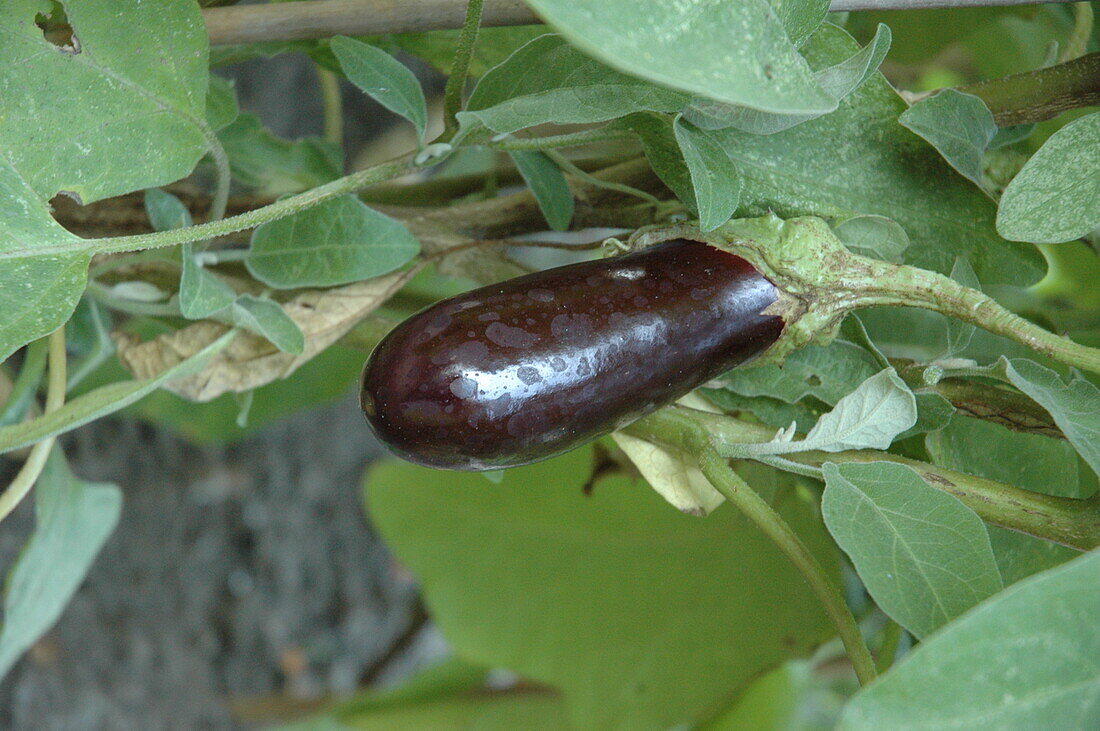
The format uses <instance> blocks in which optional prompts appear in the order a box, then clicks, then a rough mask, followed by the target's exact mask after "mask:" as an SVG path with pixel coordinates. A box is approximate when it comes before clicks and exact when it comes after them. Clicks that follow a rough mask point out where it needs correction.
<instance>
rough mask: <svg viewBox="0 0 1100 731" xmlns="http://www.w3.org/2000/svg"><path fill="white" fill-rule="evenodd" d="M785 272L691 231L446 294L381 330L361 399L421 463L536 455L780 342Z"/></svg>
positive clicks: (639, 412) (668, 398)
mask: <svg viewBox="0 0 1100 731" xmlns="http://www.w3.org/2000/svg"><path fill="white" fill-rule="evenodd" d="M777 295H778V292H777V290H776V287H775V286H774V285H773V284H772V283H771V282H769V281H768V280H767V279H765V278H764V277H763V276H762V275H761V274H760V273H759V272H757V271H756V269H754V268H753V267H752V265H751V264H749V263H748V262H747V261H745V260H744V259H742V258H740V257H738V256H735V255H733V254H730V253H728V252H725V251H722V250H720V249H717V248H714V247H713V246H710V245H708V244H704V243H700V242H697V241H686V240H683V239H679V240H676V241H669V242H666V243H663V244H658V245H656V246H653V247H650V248H647V249H643V250H641V251H638V252H635V253H632V254H628V255H625V256H620V257H616V258H613V259H603V260H600V261H591V262H583V263H580V264H572V265H569V266H564V267H559V268H556V269H548V270H546V271H542V272H537V273H535V274H530V275H527V276H523V277H519V278H517V279H512V280H509V281H505V282H501V283H499V284H494V285H492V286H489V287H482V288H481V289H476V290H473V291H471V292H467V293H465V294H461V295H459V296H457V297H452V298H450V299H447V300H443V301H441V302H438V303H436V304H434V305H432V306H431V307H428V308H427V309H425V310H423V311H421V312H420V313H418V314H416V315H414V316H413V317H411V318H410V319H408V320H406V321H405V322H403V323H402V324H401V325H399V326H398V327H397V328H396V329H395V330H393V331H392V332H391V333H389V334H388V335H387V336H386V337H385V339H383V340H382V342H381V343H379V345H378V347H377V348H376V349H375V351H374V353H373V354H372V355H371V358H370V360H369V361H368V362H367V366H366V368H365V370H364V372H363V381H362V391H361V394H360V403H361V405H362V407H363V411H364V412H365V413H366V415H367V419H368V421H369V422H370V425H371V427H372V428H373V429H374V432H375V433H376V434H377V435H378V437H379V439H381V440H382V442H383V443H385V444H386V445H387V446H389V448H390V449H392V450H393V451H394V452H396V453H397V454H399V455H400V456H402V457H404V458H405V459H407V460H409V461H412V462H416V463H419V464H422V465H428V466H432V467H443V468H447V469H453V470H491V469H500V468H503V467H513V466H516V465H522V464H527V463H530V462H535V461H537V460H540V459H545V458H547V457H552V456H554V455H556V454H560V453H562V452H565V451H567V450H569V449H572V448H573V447H576V446H578V445H580V444H583V443H584V442H587V441H589V440H591V439H594V438H596V437H598V436H601V435H603V434H606V433H608V432H610V431H612V430H614V429H617V428H620V427H623V426H626V425H627V424H629V423H631V422H632V421H634V420H636V419H638V418H640V417H642V416H644V415H646V414H647V413H649V412H651V411H653V410H654V409H657V408H659V407H661V406H664V405H666V404H669V403H671V402H673V401H675V400H676V399H678V398H680V397H681V396H683V395H684V394H686V393H687V392H688V391H690V390H692V389H693V388H695V387H696V386H699V385H700V384H702V383H705V382H706V381H708V380H710V379H712V378H714V377H716V376H718V375H720V374H722V373H724V372H725V371H727V370H729V369H730V368H732V367H733V366H736V365H738V364H740V363H743V362H745V361H747V360H749V359H750V358H752V357H754V356H756V355H758V354H759V353H761V352H763V351H764V350H766V349H767V348H768V347H769V346H770V345H772V344H773V343H775V341H776V340H777V339H778V338H779V336H780V335H781V334H782V331H783V320H782V319H781V318H779V317H776V316H771V315H764V314H761V313H762V312H763V310H764V309H765V308H767V307H768V306H769V305H771V304H772V303H773V302H775V301H776V298H777Z"/></svg>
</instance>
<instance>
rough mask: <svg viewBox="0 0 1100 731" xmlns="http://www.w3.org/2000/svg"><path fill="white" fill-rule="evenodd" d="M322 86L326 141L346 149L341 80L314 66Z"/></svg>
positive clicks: (317, 65) (326, 70)
mask: <svg viewBox="0 0 1100 731" xmlns="http://www.w3.org/2000/svg"><path fill="white" fill-rule="evenodd" d="M314 67H315V68H316V69H317V81H318V82H320V85H321V111H322V114H323V115H324V135H325V140H326V141H328V142H331V143H332V144H334V145H336V146H337V147H339V148H341V149H343V147H344V99H343V97H342V96H340V78H339V77H338V76H337V75H336V74H334V73H332V72H331V71H329V70H328V69H326V68H325V67H324V66H321V65H319V64H314Z"/></svg>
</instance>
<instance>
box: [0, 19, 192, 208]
mask: <svg viewBox="0 0 1100 731" xmlns="http://www.w3.org/2000/svg"><path fill="white" fill-rule="evenodd" d="M41 6H42V3H41V2H40V0H10V1H9V2H7V3H5V4H4V6H3V9H2V10H0V33H2V35H3V37H4V42H3V43H0V89H4V98H5V100H6V101H5V104H4V115H3V116H0V151H2V152H4V153H5V154H6V156H7V157H8V160H9V162H10V163H11V165H12V166H13V167H14V168H15V169H17V170H19V171H20V172H21V173H22V175H23V177H24V180H25V181H26V182H27V183H28V184H29V185H30V186H31V187H32V188H33V189H34V190H35V192H36V193H38V194H39V195H40V196H42V197H44V198H51V197H52V196H53V195H54V194H55V193H57V192H58V191H61V190H67V191H72V192H73V193H75V194H76V195H78V196H80V198H81V199H82V200H83V201H84V202H85V203H90V202H91V201H95V200H99V199H101V198H108V197H110V196H114V195H120V194H122V193H128V192H130V191H132V190H138V189H140V188H148V187H152V186H156V185H161V184H163V183H170V182H172V181H174V180H178V179H179V178H182V177H184V176H185V175H187V174H188V173H190V172H191V170H192V168H194V167H195V163H196V162H198V160H199V158H200V157H202V155H203V153H204V152H205V151H206V148H207V142H206V139H205V137H204V130H205V129H206V119H205V115H206V87H207V82H208V78H209V76H208V70H207V65H206V59H207V44H208V42H207V36H206V28H205V26H204V25H203V22H202V15H201V14H200V13H199V9H198V6H197V5H196V4H195V3H186V2H184V3H181V2H167V1H165V0H160V1H159V2H147V1H146V2H143V1H142V0H81V2H70V3H66V4H65V10H66V12H67V17H68V20H69V23H70V24H71V25H72V28H73V34H74V37H75V39H76V43H75V48H69V49H65V48H60V47H58V46H55V45H53V44H51V43H50V42H49V41H47V40H46V39H45V38H44V37H43V35H42V30H41V29H40V28H38V26H36V25H35V23H34V19H35V14H36V13H37V12H39V11H40V9H41ZM127 28H130V29H134V28H140V29H141V32H128V31H127V30H126V29H127Z"/></svg>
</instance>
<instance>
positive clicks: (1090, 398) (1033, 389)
mask: <svg viewBox="0 0 1100 731" xmlns="http://www.w3.org/2000/svg"><path fill="white" fill-rule="evenodd" d="M1005 372H1006V374H1007V375H1008V379H1009V380H1010V381H1011V382H1012V385H1013V386H1015V387H1016V388H1018V389H1020V390H1021V391H1023V392H1024V393H1026V394H1027V395H1028V396H1030V397H1031V398H1032V399H1034V400H1035V401H1036V402H1038V404H1039V405H1040V406H1042V407H1043V408H1044V409H1046V410H1047V411H1049V412H1050V415H1051V416H1052V417H1054V423H1055V424H1057V425H1058V428H1059V429H1061V430H1062V432H1063V433H1064V434H1065V435H1066V438H1067V439H1069V441H1070V444H1072V445H1073V447H1074V448H1075V449H1076V450H1077V452H1078V454H1080V455H1081V456H1082V457H1084V459H1085V461H1086V462H1088V463H1089V466H1090V467H1092V471H1093V472H1095V473H1096V474H1097V475H1100V389H1097V388H1096V386H1095V385H1093V384H1092V382H1090V381H1088V380H1086V379H1084V378H1082V377H1081V376H1074V377H1073V378H1072V379H1070V381H1069V383H1066V382H1064V381H1063V380H1062V379H1061V377H1059V376H1058V374H1057V373H1055V372H1054V371H1052V370H1051V369H1049V368H1047V367H1045V366H1041V365H1039V364H1038V363H1036V362H1035V361H1032V360H1027V359H1025V358H1013V359H1012V360H1011V361H1009V362H1008V365H1007V367H1006V368H1005Z"/></svg>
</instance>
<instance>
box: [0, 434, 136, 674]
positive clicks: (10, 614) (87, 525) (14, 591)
mask: <svg viewBox="0 0 1100 731" xmlns="http://www.w3.org/2000/svg"><path fill="white" fill-rule="evenodd" d="M34 494H35V511H36V516H37V521H38V522H37V525H36V526H35V531H34V534H33V535H32V536H31V539H30V541H29V542H28V543H27V545H26V547H24V549H23V553H22V554H21V555H20V556H19V560H18V561H17V562H16V564H15V566H14V567H13V568H12V570H11V573H10V574H8V580H7V583H6V585H5V587H4V627H3V630H2V631H0V678H2V677H3V676H4V675H5V674H6V673H7V672H8V670H9V669H10V668H11V666H12V665H13V664H14V663H15V661H16V660H18V659H19V656H20V655H22V654H23V653H24V652H25V651H26V650H27V649H28V648H29V647H30V646H31V645H33V644H34V643H35V642H36V641H37V640H38V638H39V637H41V636H42V635H43V634H44V633H45V632H46V631H47V630H49V628H50V627H52V626H53V624H54V622H56V621H57V619H58V617H60V616H61V612H62V611H64V609H65V607H66V606H67V605H68V603H69V599H71V598H72V596H73V594H75V593H76V590H77V589H78V588H79V587H80V583H81V582H82V581H83V580H84V576H85V574H87V573H88V568H89V567H90V566H91V564H92V561H93V560H94V559H95V557H96V554H97V553H99V549H100V548H101V547H102V546H103V543H104V541H106V540H107V537H108V536H110V535H111V531H113V530H114V529H115V524H117V523H118V516H119V513H120V511H121V508H122V492H121V491H120V490H119V489H118V487H116V486H115V485H107V484H92V483H89V482H84V481H83V480H80V479H78V478H77V477H75V476H74V475H73V473H72V472H71V471H70V470H69V465H68V464H67V463H66V462H65V456H64V455H63V454H62V453H61V450H60V449H57V448H55V449H54V450H53V452H52V453H51V454H50V456H49V458H48V459H47V461H46V466H45V468H44V469H43V470H42V474H41V476H39V478H38V482H37V483H36V484H35V492H34Z"/></svg>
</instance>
